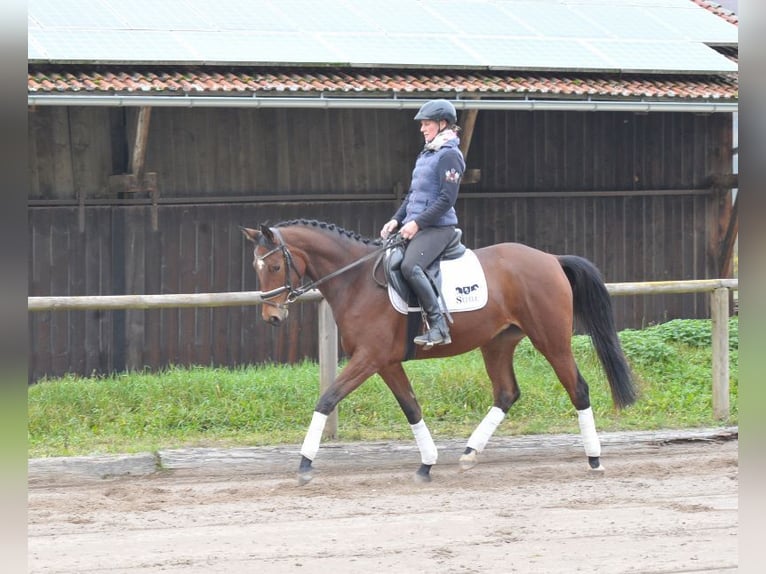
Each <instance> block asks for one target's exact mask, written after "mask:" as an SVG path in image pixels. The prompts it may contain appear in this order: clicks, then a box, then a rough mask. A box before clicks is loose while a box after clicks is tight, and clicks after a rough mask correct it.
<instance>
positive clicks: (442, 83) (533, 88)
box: [27, 0, 738, 105]
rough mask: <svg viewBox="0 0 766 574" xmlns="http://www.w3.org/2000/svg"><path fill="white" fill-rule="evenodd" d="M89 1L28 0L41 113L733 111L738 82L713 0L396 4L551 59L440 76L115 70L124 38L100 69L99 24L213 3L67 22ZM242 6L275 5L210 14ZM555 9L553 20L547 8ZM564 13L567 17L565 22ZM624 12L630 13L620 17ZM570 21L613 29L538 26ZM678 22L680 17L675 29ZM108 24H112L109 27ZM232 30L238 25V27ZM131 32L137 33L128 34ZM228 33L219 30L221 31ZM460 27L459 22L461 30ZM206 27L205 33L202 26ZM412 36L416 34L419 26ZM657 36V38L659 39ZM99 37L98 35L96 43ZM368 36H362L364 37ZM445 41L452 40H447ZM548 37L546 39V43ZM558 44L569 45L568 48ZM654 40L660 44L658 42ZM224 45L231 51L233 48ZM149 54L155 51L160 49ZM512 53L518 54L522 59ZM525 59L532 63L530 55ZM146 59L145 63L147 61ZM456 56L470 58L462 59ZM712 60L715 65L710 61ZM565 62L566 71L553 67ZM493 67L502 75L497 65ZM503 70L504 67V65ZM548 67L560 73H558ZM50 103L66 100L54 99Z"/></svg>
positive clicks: (374, 69)
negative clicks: (420, 108)
mask: <svg viewBox="0 0 766 574" xmlns="http://www.w3.org/2000/svg"><path fill="white" fill-rule="evenodd" d="M86 1H87V0H30V3H29V6H30V18H29V21H30V32H31V33H30V40H29V42H30V44H29V58H30V59H29V69H28V84H27V89H28V94H29V100H30V103H47V99H46V98H48V97H51V98H52V97H56V96H72V97H78V98H80V97H83V96H85V97H87V96H121V97H124V96H142V97H144V98H146V97H160V96H162V97H165V96H185V97H187V98H195V97H197V98H199V97H201V96H203V97H211V98H217V99H221V98H227V99H229V100H231V99H232V98H238V101H239V102H244V98H246V97H251V98H269V97H271V98H275V97H277V96H279V97H283V98H284V97H292V98H297V97H309V98H311V97H313V98H316V97H317V96H319V97H324V98H339V97H342V98H357V99H358V98H379V99H389V100H390V99H392V98H393V99H396V98H403V97H404V98H407V97H410V98H426V97H431V96H433V95H434V94H436V95H440V96H442V97H447V98H469V99H474V98H481V99H524V98H526V99H528V98H542V99H578V98H587V99H595V100H598V99H605V100H636V99H641V100H652V101H703V100H704V101H736V100H737V98H738V79H737V73H736V70H737V65H736V63H737V41H736V38H737V34H736V32H737V26H738V19H737V16H736V15H735V14H734V13H733V12H731V11H730V10H727V9H726V8H724V7H722V6H720V5H719V4H717V3H715V2H712V1H711V0H642V2H640V3H638V4H637V3H636V2H635V0H541V1H540V2H537V3H536V4H535V3H531V2H529V0H460V2H456V1H455V0H438V2H437V0H418V1H417V2H412V1H409V0H395V4H396V6H399V7H401V5H403V4H402V3H406V4H407V6H408V7H410V8H412V7H413V6H417V7H419V9H425V10H430V11H431V14H433V13H435V12H434V11H435V10H437V9H438V8H439V6H442V7H445V6H447V7H450V8H454V7H455V6H457V5H468V6H469V7H472V8H473V9H475V12H476V14H478V15H479V16H481V15H484V17H486V16H488V15H489V16H492V15H495V16H497V14H498V11H502V12H503V14H504V15H505V16H509V15H510V16H512V17H514V18H515V19H516V20H517V21H519V22H521V23H523V24H524V25H525V26H527V28H532V29H533V32H530V35H527V36H524V35H522V36H520V37H518V38H517V37H515V36H514V37H510V36H509V37H502V36H501V37H498V38H499V39H500V40H503V41H502V42H501V44H497V42H494V43H493V42H490V43H489V44H488V45H489V46H494V47H495V48H496V47H497V46H498V45H503V46H505V45H507V44H508V42H512V41H514V40H518V39H519V38H520V39H521V41H522V44H525V45H526V44H530V43H532V44H533V45H535V46H537V47H538V48H537V49H536V51H540V50H541V49H542V48H541V47H544V46H547V45H549V44H550V45H551V50H552V51H551V52H550V54H549V55H547V56H541V57H539V58H537V59H535V58H536V56H533V55H530V54H526V55H524V54H522V55H517V54H514V55H513V56H512V58H516V59H517V60H518V61H517V64H516V65H514V66H507V65H498V66H494V65H489V66H488V65H483V64H477V63H475V62H474V63H466V62H465V61H457V63H456V64H454V65H452V66H449V65H448V64H449V63H450V62H455V57H454V53H451V52H450V54H452V55H451V56H450V57H447V58H445V60H444V61H443V62H440V63H438V64H436V65H433V64H428V65H427V64H422V63H418V62H417V60H415V62H414V63H413V62H409V63H407V64H401V65H398V64H397V65H373V64H372V63H370V62H367V61H365V62H363V63H359V64H354V63H349V62H331V61H324V62H319V63H314V64H307V63H305V62H302V61H301V59H300V58H299V59H298V60H297V61H291V60H290V59H289V55H290V53H292V54H295V52H291V51H290V50H288V51H287V52H286V53H287V54H288V55H287V56H285V57H284V59H285V61H283V62H276V63H275V62H266V63H264V62H258V61H257V59H258V58H257V55H258V54H262V53H263V52H262V51H259V50H257V49H255V48H253V49H251V50H250V52H248V53H249V54H250V55H249V56H248V57H249V58H250V60H243V61H241V62H237V63H235V64H232V63H231V62H229V61H228V59H227V58H223V62H224V63H222V62H219V61H215V60H214V61H210V62H197V61H196V60H195V59H194V58H191V59H189V60H187V61H178V62H165V61H164V60H163V59H162V58H164V56H162V55H159V56H158V57H153V56H151V55H150V56H147V57H146V61H130V58H127V59H125V60H123V59H121V56H120V54H121V53H122V52H121V51H120V50H122V48H120V46H119V45H118V44H119V42H118V41H117V40H119V39H120V38H122V37H121V36H113V40H115V41H113V42H112V43H113V44H115V45H118V46H117V48H115V49H113V51H112V53H113V54H117V56H115V59H112V60H109V59H108V58H107V61H100V60H99V59H98V58H94V59H88V58H82V54H83V53H88V50H96V46H98V45H100V44H103V43H104V39H103V33H104V32H105V30H104V29H100V28H99V22H101V23H103V22H107V21H108V22H110V23H108V24H105V25H106V28H107V30H106V31H109V30H111V32H112V33H116V32H117V31H118V30H116V29H112V28H115V27H119V28H121V30H122V31H123V32H125V31H128V32H131V31H132V32H146V31H147V29H151V30H152V31H154V32H157V31H162V30H163V29H165V35H166V36H167V35H168V34H170V35H172V34H174V33H175V32H174V30H175V28H183V27H184V26H186V27H193V26H194V25H195V22H197V24H199V19H198V18H197V19H196V20H195V19H191V20H190V18H189V17H188V15H187V16H186V17H185V18H184V17H181V16H179V18H180V20H178V22H180V24H179V25H176V24H172V22H173V18H174V17H175V16H174V15H173V14H172V13H170V14H169V13H168V12H162V11H160V12H156V11H153V8H152V7H154V6H159V5H162V6H165V7H166V8H167V7H168V6H169V7H171V8H172V7H174V6H175V7H176V8H178V7H180V6H187V7H192V8H196V7H199V6H203V5H204V6H210V5H211V3H209V2H201V1H200V0H167V1H165V2H163V3H156V2H154V0H146V3H145V4H144V0H140V1H139V3H138V6H135V2H132V3H131V9H132V11H133V13H135V12H137V11H143V14H142V17H141V18H139V19H138V20H136V21H135V22H131V21H128V20H127V18H128V16H126V15H124V14H121V13H120V12H119V11H118V8H119V7H120V6H123V5H124V3H123V2H120V1H119V0H101V2H100V3H99V6H101V7H102V8H103V7H104V6H107V7H109V8H110V10H112V12H110V14H111V16H109V15H107V14H105V13H100V12H98V11H96V12H94V11H90V12H87V13H73V12H71V11H69V10H67V9H66V8H67V7H68V6H69V7H72V5H76V4H78V3H82V2H86ZM309 4H310V5H313V6H316V3H315V2H308V3H307V0H289V1H288V0H285V1H284V2H280V3H278V5H279V6H280V7H282V9H283V10H284V9H285V7H286V6H287V7H288V8H289V7H290V6H292V7H293V8H295V7H300V8H305V7H306V6H307V5H309ZM352 4H353V3H351V2H350V0H348V1H346V0H327V1H326V2H323V3H322V5H323V6H324V7H327V6H330V7H333V6H334V9H336V10H341V9H342V10H346V11H348V10H349V9H350V7H351V6H352ZM357 4H358V3H357ZM378 4H380V5H381V6H382V5H384V4H385V5H386V6H387V7H388V9H392V8H395V7H396V6H394V5H393V4H390V3H389V4H386V3H374V5H376V6H377V5H378ZM245 5H247V6H248V7H252V6H257V7H259V9H264V10H265V9H266V7H268V9H269V10H272V12H273V10H274V3H269V2H265V1H262V2H260V3H259V0H248V2H246V3H245V4H241V2H240V0H218V2H216V3H215V6H216V7H217V8H218V9H219V10H221V9H223V10H224V11H226V10H232V9H235V8H238V9H242V6H245ZM637 5H640V7H641V11H640V12H636V11H635V8H636V6H637ZM370 6H372V4H371V5H370ZM535 6H536V7H537V8H539V7H541V6H542V7H544V8H547V9H548V10H547V11H545V10H543V11H541V10H537V9H532V8H530V7H535ZM554 7H555V9H553V8H554ZM479 8H481V10H479ZM511 8H512V9H513V10H511ZM138 9H140V10H138ZM703 9H704V10H703ZM562 10H565V11H567V12H566V13H564V12H562ZM626 10H632V11H629V12H626ZM570 12H571V13H572V14H577V15H579V16H587V17H588V19H589V20H590V21H591V23H594V22H595V23H594V24H593V25H594V26H597V27H598V29H599V30H602V31H603V30H605V29H606V28H605V26H606V24H608V23H610V22H611V23H612V28H610V29H609V30H608V33H605V35H604V36H603V37H600V38H596V39H593V38H584V37H583V38H580V37H578V35H582V34H584V33H585V31H590V33H593V31H594V30H596V28H593V27H592V26H591V27H590V28H589V27H585V28H582V26H580V28H578V25H579V24H577V23H573V24H572V25H571V31H570V32H568V30H569V28H568V26H569V23H568V22H567V19H566V18H564V19H563V20H562V19H561V18H559V20H558V21H557V22H549V21H546V18H545V16H546V15H549V16H553V15H555V14H558V15H559V16H561V15H562V14H564V15H568V14H569V13H570ZM354 13H355V14H356V15H357V16H359V14H360V12H358V11H356V12H354ZM601 13H603V14H606V15H608V17H605V19H604V20H603V21H602V22H601V23H600V24H599V23H598V22H597V21H596V20H597V17H598V15H599V14H601ZM41 14H42V16H41ZM77 14H80V15H79V16H78V15H77ZM344 14H345V12H344ZM626 14H627V15H632V16H633V17H634V19H635V18H639V17H641V18H644V17H646V18H648V19H649V20H648V22H649V24H651V22H652V21H654V22H655V24H656V26H648V28H647V29H646V30H644V31H640V30H638V31H636V29H635V27H632V25H633V24H635V23H636V22H631V26H619V25H618V24H617V22H619V21H620V20H619V18H620V17H624V16H625V15H626ZM690 14H694V15H695V18H694V19H692V20H693V21H694V22H697V23H700V22H702V23H703V24H704V25H702V26H699V25H697V26H694V27H693V29H692V30H689V29H688V27H686V28H684V27H685V26H686V24H683V22H686V20H687V19H688V16H689V15H690ZM152 15H154V16H157V18H159V21H156V22H152V20H151V16H152ZM231 15H232V14H230V16H231ZM663 15H664V16H667V18H668V22H664V21H657V18H658V16H663ZM679 15H682V16H684V17H683V18H681V19H679ZM701 15H702V16H704V17H703V19H702V20H698V19H696V18H699V17H700V16H701ZM160 16H161V18H160ZM315 17H316V14H315ZM110 18H111V20H109V19H110ZM710 18H712V20H710ZM245 20H247V19H245ZM404 20H405V18H403V17H399V18H398V19H393V20H391V19H389V20H385V21H384V22H383V24H381V26H386V25H393V24H391V23H392V22H394V23H401V22H403V21H404ZM222 21H226V20H225V19H224V18H223V16H221V18H219V19H218V21H217V22H218V23H217V24H215V25H209V28H211V30H212V28H215V27H216V26H218V28H220V27H221V24H220V22H222ZM231 21H232V22H236V21H237V20H236V19H234V20H231ZM258 21H259V22H260V23H259V24H257V26H260V27H261V28H264V27H265V28H268V27H269V26H271V27H272V28H274V27H277V25H278V24H279V25H282V26H283V27H289V26H292V25H294V24H295V22H296V21H299V22H302V24H301V26H304V27H306V26H310V25H311V24H309V23H307V22H306V19H305V18H304V19H303V20H300V19H298V20H290V19H285V17H284V13H283V16H282V19H280V18H276V19H274V18H272V19H271V20H269V19H268V18H265V17H263V16H262V15H261V18H260V20H258ZM248 22H249V21H246V22H244V23H240V24H239V25H240V27H242V28H246V27H247V26H252V25H256V24H253V22H249V24H248ZM365 22H367V24H366V25H368V24H369V18H368V19H367V20H360V19H358V18H357V19H355V20H353V22H351V23H349V22H346V23H345V24H343V23H340V24H339V23H337V22H335V23H328V20H327V19H326V18H325V19H322V21H321V22H318V23H316V24H315V27H316V28H317V29H318V30H330V31H332V30H336V29H337V28H338V27H339V26H340V27H342V25H345V26H352V25H353V26H361V25H362V24H364V23H365ZM386 22H388V23H389V24H386ZM679 22H680V23H679ZM139 24H140V26H144V28H140V29H139V28H137V26H138V25H139ZM442 24H443V20H442ZM580 24H581V22H580ZM719 24H720V25H722V26H723V28H721V27H720V26H719ZM235 25H236V24H227V26H229V27H234V26H235ZM440 25H441V24H440ZM460 25H463V23H462V22H461V23H460ZM474 25H476V22H474ZM479 25H480V27H481V26H485V25H486V26H489V28H487V29H488V30H490V31H492V30H495V29H494V28H492V25H491V24H490V23H489V21H487V20H485V21H483V23H480V24H479ZM206 26H208V25H207V24H206ZM327 26H329V28H327ZM418 26H419V27H420V28H421V29H422V28H423V26H422V21H420V23H419V24H418ZM535 26H536V27H535ZM110 27H111V28H110ZM171 29H172V30H171ZM657 29H659V30H660V31H659V32H658V31H657ZM211 30H208V31H211ZM546 30H548V32H546ZM732 30H733V34H732ZM45 31H53V32H55V34H54V35H53V36H50V35H49V36H48V39H49V40H51V38H58V44H57V43H56V42H49V44H48V49H49V50H51V51H53V52H56V51H57V50H58V52H57V53H58V54H59V55H65V54H67V53H70V54H75V53H77V54H80V56H78V57H77V58H73V59H71V60H67V59H66V58H63V59H60V60H58V59H56V58H50V57H42V56H40V53H41V52H43V51H44V49H43V48H42V47H41V43H40V41H39V39H40V38H41V37H43V36H44V34H43V35H42V36H41V34H40V33H41V32H45ZM197 31H199V30H197ZM219 31H221V30H219ZM251 31H252V30H251ZM96 32H100V34H99V33H96ZM255 32H258V30H255ZM554 32H555V35H554ZM211 33H212V32H211ZM301 33H303V34H304V35H305V34H306V31H305V30H303V32H301ZM326 33H328V34H329V33H331V32H326ZM333 33H334V34H335V37H336V41H337V42H339V40H338V38H339V37H340V36H339V35H342V34H341V32H337V31H335V32H333ZM372 33H373V32H369V34H372ZM375 33H376V34H378V36H376V37H378V38H379V37H380V33H379V31H378V32H375ZM450 33H451V34H452V35H454V34H455V32H454V29H453V30H452V31H451V32H450ZM89 34H91V36H89ZM264 34H265V36H266V37H268V38H269V39H270V40H272V41H273V40H274V38H275V37H276V36H274V32H273V31H270V32H264ZM546 34H548V35H547V36H546ZM567 34H569V35H570V36H571V37H567V36H566V35H567ZM631 34H632V35H633V36H632V37H631ZM658 34H659V35H661V36H662V37H661V38H658V37H657V36H658ZM358 35H359V34H357V36H358ZM383 35H389V36H390V35H391V34H389V33H387V32H386V33H384V34H383ZM107 36H108V35H107ZM410 36H411V34H410ZM495 36H497V34H494V35H492V37H491V38H489V40H492V39H493V38H494V39H498V38H495ZM666 36H667V37H666ZM216 37H217V38H218V40H219V43H220V42H222V41H223V40H224V39H226V38H230V37H231V30H229V31H228V32H226V34H223V35H221V34H217V35H216ZM396 37H397V38H399V39H401V38H400V37H398V36H396ZM145 38H146V37H145ZM573 38H574V40H573ZM683 38H686V39H685V40H684V39H683ZM410 39H412V38H410ZM415 39H417V40H418V41H419V43H420V44H429V43H433V42H435V41H437V40H438V41H441V40H443V38H442V37H434V36H433V35H430V36H429V35H428V34H426V37H424V38H423V37H419V36H416V37H415ZM732 39H733V41H732ZM464 40H465V39H464ZM474 40H475V38H474ZM489 40H488V41H489ZM536 40H543V42H542V43H538V44H534V43H533V41H536ZM596 40H598V42H596ZM572 41H575V42H576V43H577V45H578V46H580V47H583V46H585V47H587V48H588V49H587V50H586V52H588V54H591V55H592V53H599V54H601V57H600V59H598V60H595V59H593V58H591V56H590V55H588V54H585V55H574V56H566V53H567V52H571V49H570V48H571V46H572ZM62 42H63V45H62V44H61V43H62ZM78 42H80V44H78ZM588 42H590V43H588ZM594 42H595V43H594ZM599 42H600V43H599ZM233 43H234V44H236V42H233ZM477 43H478V42H474V43H473V44H472V43H470V42H468V43H467V44H468V45H472V46H473V45H474V44H477ZM43 44H44V43H43ZM277 44H279V42H277ZM464 44H465V42H464ZM408 45H409V44H408ZM687 45H689V46H694V49H693V50H690V51H689V52H687V53H686V56H685V57H684V58H681V59H679V60H677V61H676V64H674V65H665V69H655V68H657V66H660V65H664V64H658V62H663V61H665V60H669V59H672V58H671V56H672V55H673V53H674V52H676V51H683V50H682V47H683V46H687ZM57 46H58V47H57ZM83 46H84V48H83ZM259 46H262V44H259ZM658 46H659V47H658ZM156 47H157V48H161V45H158V46H156ZM684 49H685V48H684ZM130 50H131V48H130V47H129V46H128V48H125V52H124V54H128V52H130ZM610 50H611V51H610ZM515 51H516V52H518V51H519V50H515ZM529 51H532V52H534V51H535V50H529ZM637 51H638V52H641V51H645V52H646V54H639V55H636V54H637ZM383 52H385V50H383ZM146 53H147V54H151V51H147V52H146ZM163 53H165V52H162V50H160V54H163ZM463 53H468V52H466V51H463ZM274 54H277V55H279V54H282V52H278V51H277V52H272V53H271V55H270V56H268V57H265V58H266V59H267V60H270V59H274ZM367 54H368V56H366V60H374V59H375V58H378V60H380V62H385V61H386V60H389V59H390V60H396V57H389V56H385V57H384V56H380V57H378V56H376V54H377V52H376V50H368V51H367ZM418 54H420V56H418V57H422V58H425V60H424V61H427V59H428V55H427V54H426V53H420V52H418ZM423 54H425V55H423ZM477 54H478V51H477V49H473V50H472V51H471V52H470V54H469V56H466V58H469V57H475V56H477ZM700 54H702V55H703V57H702V60H704V62H705V64H704V65H701V66H699V67H700V68H701V69H699V70H698V69H696V67H697V66H696V64H695V65H691V63H692V62H696V61H698V60H697V58H698V56H699V55H700ZM711 54H714V57H713V56H711ZM567 58H569V59H567ZM578 58H579V59H578ZM304 59H305V58H304ZM251 60H252V61H251ZM525 62H526V63H525ZM562 62H563V64H561V63H562ZM578 62H579V63H578ZM620 62H621V63H622V64H629V63H630V62H632V64H630V65H628V66H627V68H626V67H625V66H623V65H621V63H620ZM711 62H712V64H711ZM495 63H501V64H502V63H503V62H502V58H501V59H498V60H497V61H496V62H495ZM505 63H506V64H508V62H505ZM686 64H690V65H689V67H688V68H684V66H685V65H686ZM557 66H559V67H560V69H556V67H557ZM610 66H611V68H612V69H610ZM642 66H644V67H646V66H648V68H646V69H641V68H642ZM589 67H590V68H592V69H589ZM632 68H636V69H632ZM708 68H709V69H708ZM58 101H63V99H60V100H58ZM92 101H95V100H92ZM122 101H123V103H121V104H118V105H130V104H125V103H124V100H122ZM176 102H177V98H176ZM102 105H107V104H102ZM142 105H146V104H142ZM168 105H171V104H168Z"/></svg>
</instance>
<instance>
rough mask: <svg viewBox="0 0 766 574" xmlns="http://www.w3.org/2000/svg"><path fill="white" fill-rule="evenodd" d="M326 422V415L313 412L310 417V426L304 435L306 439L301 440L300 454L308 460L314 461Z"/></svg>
mask: <svg viewBox="0 0 766 574" xmlns="http://www.w3.org/2000/svg"><path fill="white" fill-rule="evenodd" d="M326 422H327V415H323V414H322V413H318V412H316V411H314V416H313V417H311V424H310V425H309V430H308V432H307V433H306V438H304V439H303V446H302V447H301V454H302V455H303V456H305V457H306V458H307V459H309V460H314V457H315V456H316V455H317V451H318V450H319V443H320V442H322V431H324V425H325V423H326Z"/></svg>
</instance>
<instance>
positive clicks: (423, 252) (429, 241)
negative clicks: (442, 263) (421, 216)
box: [401, 225, 455, 282]
mask: <svg viewBox="0 0 766 574" xmlns="http://www.w3.org/2000/svg"><path fill="white" fill-rule="evenodd" d="M454 235H455V226H454V225H446V226H444V227H425V228H423V229H421V230H420V231H418V232H417V233H416V234H415V236H414V237H413V238H412V239H410V241H409V243H408V244H407V248H406V249H405V251H404V259H403V260H402V265H401V272H402V276H403V277H404V278H405V279H406V280H407V281H408V282H409V280H410V277H411V276H412V270H413V269H414V268H415V267H420V268H421V269H422V270H423V271H425V270H426V269H428V266H429V265H431V263H433V262H434V261H435V260H436V259H437V258H438V257H439V256H440V255H441V254H442V252H443V251H444V248H445V247H447V245H448V244H449V242H450V241H451V240H452V237H453V236H454Z"/></svg>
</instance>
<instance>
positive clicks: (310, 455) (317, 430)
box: [298, 355, 375, 486]
mask: <svg viewBox="0 0 766 574" xmlns="http://www.w3.org/2000/svg"><path fill="white" fill-rule="evenodd" d="M370 365H371V361H369V360H367V359H366V358H362V357H360V356H356V355H355V356H353V357H351V359H350V360H349V362H348V364H347V365H346V367H345V368H344V369H343V370H342V371H341V373H340V374H339V375H338V376H337V378H336V379H335V380H334V381H333V382H332V384H330V386H329V387H328V388H327V390H325V392H324V393H322V395H321V396H320V397H319V400H318V401H317V404H316V406H315V407H314V415H313V416H312V417H311V424H309V428H308V431H307V432H306V437H305V438H304V439H303V445H302V446H301V462H300V465H299V466H298V485H299V486H303V485H304V484H308V483H309V482H311V480H312V479H313V478H314V476H313V467H312V463H313V461H314V458H316V455H317V452H318V451H319V445H320V443H321V442H322V433H323V432H324V427H325V424H326V423H327V417H328V415H329V414H330V413H331V412H332V411H333V409H334V408H335V407H336V406H338V403H340V402H341V401H342V400H343V399H344V398H345V397H346V396H348V395H349V393H351V392H352V391H353V390H354V389H356V388H357V387H358V386H359V385H361V384H362V383H363V382H364V381H366V380H367V379H368V378H369V377H370V376H371V375H372V374H373V373H374V372H375V370H374V367H371V366H370Z"/></svg>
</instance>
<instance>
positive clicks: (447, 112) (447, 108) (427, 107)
mask: <svg viewBox="0 0 766 574" xmlns="http://www.w3.org/2000/svg"><path fill="white" fill-rule="evenodd" d="M415 119H416V120H434V121H437V122H438V121H439V120H446V121H447V123H448V124H449V125H451V126H452V125H455V124H456V123H457V112H456V111H455V106H453V105H452V102H448V101H447V100H431V101H430V102H426V103H425V104H423V105H422V106H420V109H419V110H418V113H417V114H416V115H415Z"/></svg>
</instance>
